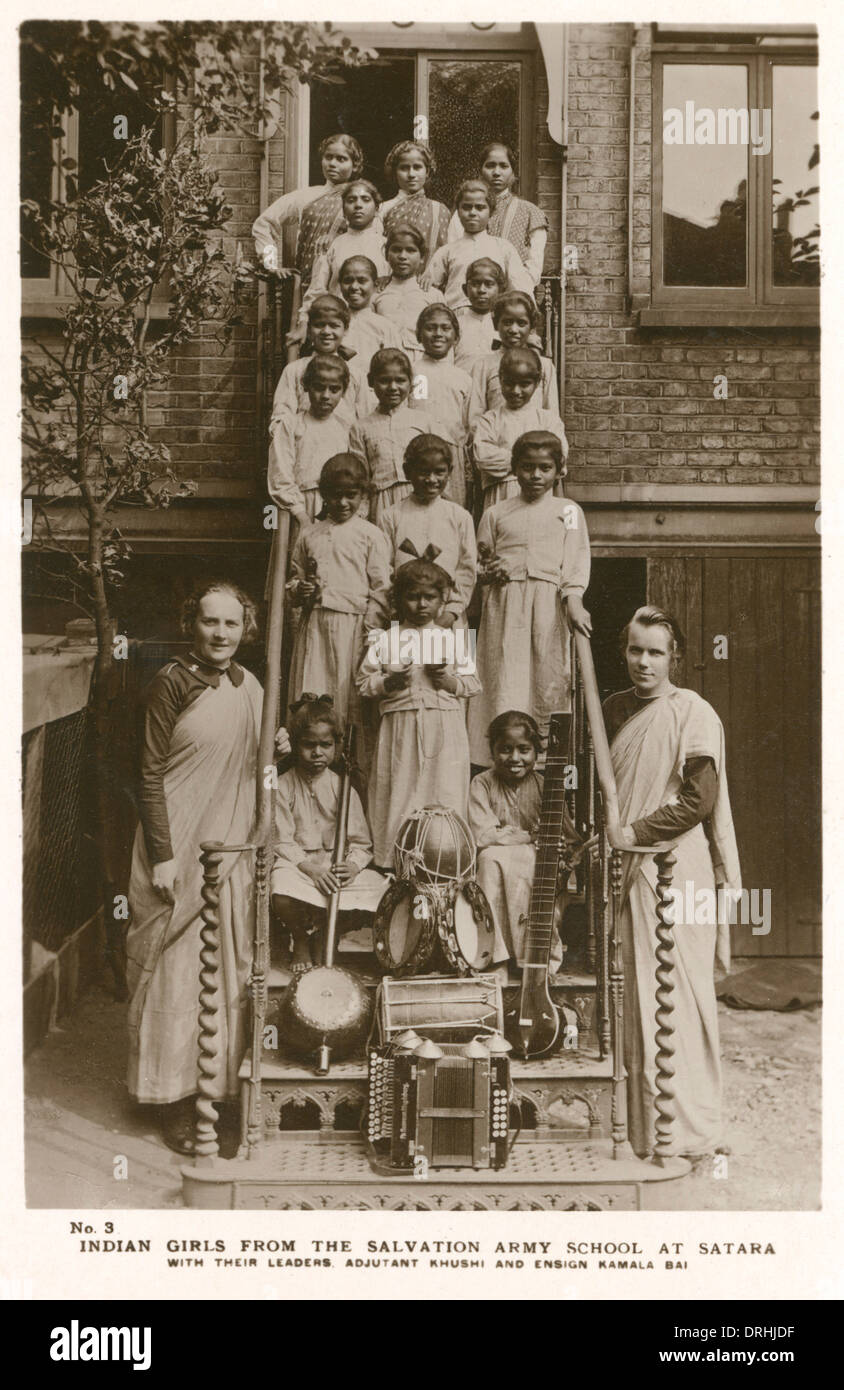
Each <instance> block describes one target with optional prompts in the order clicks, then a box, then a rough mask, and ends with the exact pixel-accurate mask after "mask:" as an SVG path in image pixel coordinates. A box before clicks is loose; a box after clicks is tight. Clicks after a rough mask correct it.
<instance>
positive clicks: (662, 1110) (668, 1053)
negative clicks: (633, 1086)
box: [654, 849, 677, 1168]
mask: <svg viewBox="0 0 844 1390" xmlns="http://www.w3.org/2000/svg"><path fill="white" fill-rule="evenodd" d="M654 862H655V863H656V870H657V880H656V897H657V909H656V916H657V928H656V941H657V946H656V1097H655V1101H654V1105H655V1107H656V1122H655V1125H654V1130H655V1135H656V1143H655V1145H654V1163H656V1164H657V1165H658V1166H659V1167H660V1168H664V1167H665V1165H666V1162H667V1160H669V1159H670V1156H671V1154H670V1150H671V1139H672V1133H673V1129H674V1117H675V1114H676V1109H675V1106H674V1096H675V1091H674V1084H673V1083H674V1063H673V1060H672V1059H673V1057H674V1051H675V1048H674V1000H673V997H672V996H673V994H674V932H673V926H674V918H673V905H672V895H671V892H670V889H671V882H672V880H673V877H674V865H675V864H676V863H677V856H676V854H674V852H673V850H671V849H668V850H663V851H662V853H661V854H657V855H655V856H654Z"/></svg>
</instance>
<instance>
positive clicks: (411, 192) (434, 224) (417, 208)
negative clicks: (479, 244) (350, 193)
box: [381, 140, 449, 267]
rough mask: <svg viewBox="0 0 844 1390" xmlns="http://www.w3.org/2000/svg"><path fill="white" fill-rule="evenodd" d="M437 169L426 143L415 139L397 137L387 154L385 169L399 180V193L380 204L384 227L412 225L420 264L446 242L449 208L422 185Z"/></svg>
mask: <svg viewBox="0 0 844 1390" xmlns="http://www.w3.org/2000/svg"><path fill="white" fill-rule="evenodd" d="M435 172H436V164H435V161H434V156H433V155H432V153H431V151H430V150H429V149H428V146H427V145H425V144H422V143H418V142H417V141H415V140H400V141H399V143H398V144H397V145H394V146H393V148H392V149H391V150H390V153H389V154H388V155H387V158H386V161H385V163H384V173H385V174H386V175H387V178H388V179H392V180H394V181H395V183H397V184H398V190H399V191H398V193H397V194H396V196H395V198H390V199H389V200H388V201H387V202H386V203H384V204H383V205H382V207H381V220H382V222H383V223H384V231H385V232H388V233H389V232H390V230H391V228H392V227H393V226H394V225H395V224H397V223H399V222H400V223H401V224H402V225H403V226H407V224H408V223H409V224H410V225H411V226H412V227H415V228H416V230H417V231H418V232H419V234H420V236H421V237H422V266H423V267H424V266H426V265H427V264H428V262H429V261H430V259H431V257H432V256H433V254H434V252H435V251H437V250H439V248H440V247H441V246H443V245H444V244H445V241H446V238H447V236H448V216H449V214H448V208H447V207H446V206H445V205H444V204H443V203H438V202H436V201H435V200H434V199H433V198H429V197H428V196H427V195H426V193H425V185H426V184H427V183H428V180H429V179H430V178H431V176H432V174H434V173H435Z"/></svg>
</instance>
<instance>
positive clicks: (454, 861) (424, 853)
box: [395, 806, 475, 885]
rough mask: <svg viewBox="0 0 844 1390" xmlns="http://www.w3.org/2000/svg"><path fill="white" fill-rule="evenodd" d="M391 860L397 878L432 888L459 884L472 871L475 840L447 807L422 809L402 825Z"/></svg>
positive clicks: (461, 821) (465, 826) (459, 818)
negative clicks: (427, 884) (426, 884)
mask: <svg viewBox="0 0 844 1390" xmlns="http://www.w3.org/2000/svg"><path fill="white" fill-rule="evenodd" d="M395 860H396V873H397V874H398V876H399V878H415V879H417V880H418V881H420V882H428V883H431V884H436V885H441V884H446V883H453V882H455V881H456V882H462V881H463V879H465V878H468V877H469V875H470V874H472V873H473V872H474V869H475V841H474V840H473V838H472V832H471V830H470V829H469V827H468V825H467V824H466V822H465V820H463V817H462V816H458V814H457V812H456V811H452V809H451V807H449V806H424V807H423V808H422V810H421V811H414V812H413V814H412V815H411V816H408V818H407V820H406V821H405V822H404V824H403V825H402V828H401V830H400V831H399V833H398V836H397V838H396V848H395Z"/></svg>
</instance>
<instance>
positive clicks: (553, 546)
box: [255, 136, 589, 969]
mask: <svg viewBox="0 0 844 1390" xmlns="http://www.w3.org/2000/svg"><path fill="white" fill-rule="evenodd" d="M322 154H323V170H324V173H325V177H326V185H325V187H324V188H322V189H321V190H313V189H307V190H302V191H300V192H298V193H294V194H288V195H286V197H285V198H283V199H280V200H279V201H278V202H277V203H275V204H273V206H272V207H271V208H270V209H269V210H268V211H267V212H266V213H264V214H263V215H262V217H260V218H259V219H258V221H257V222H256V224H255V236H256V245H257V247H258V251H259V253H260V254H261V255H262V257H263V259H264V262H265V264H270V265H272V266H274V267H278V265H279V264H280V253H279V251H278V248H277V246H276V244H275V242H274V240H273V238H274V237H276V236H277V235H278V233H279V230H280V229H281V227H282V226H283V225H284V224H285V223H286V222H288V221H289V220H290V219H291V218H293V217H295V216H299V218H300V233H299V243H298V247H297V267H296V268H297V269H298V271H299V273H300V275H301V277H302V284H303V295H302V312H301V317H300V320H299V321H298V322H297V323H296V324H294V326H293V328H292V331H291V334H290V338H289V342H290V344H291V346H295V347H297V348H298V347H299V346H300V345H301V344H303V343H306V344H307V350H306V353H303V354H302V355H300V356H297V357H296V359H295V360H293V361H290V362H289V363H288V365H287V366H286V367H285V369H284V371H283V372H282V375H281V378H280V380H279V383H278V386H277V389H276V392H275V397H274V402H273V411H272V417H271V422H270V455H269V468H268V487H269V492H270V495H271V496H272V498H273V500H274V502H275V503H276V504H277V506H278V507H280V508H283V509H285V510H287V511H289V512H290V514H291V515H292V517H293V518H294V520H295V522H296V523H297V527H296V538H295V543H294V545H293V548H292V558H291V563H290V576H289V583H288V590H287V591H288V597H289V600H290V604H291V606H292V608H293V612H294V628H295V631H294V638H293V650H292V657H291V663H290V674H289V717H288V723H289V728H290V734H291V739H292V744H293V756H294V766H293V768H292V769H290V770H289V771H288V772H286V773H285V774H284V778H283V780H282V785H281V786H280V788H279V798H278V801H279V809H278V843H279V849H278V851H277V857H276V866H275V870H274V878H273V892H274V901H275V908H276V912H277V914H278V915H279V917H280V918H281V919H282V920H283V922H284V925H285V928H287V929H289V930H290V931H291V933H292V939H293V965H294V968H295V969H301V968H305V967H306V966H307V965H308V963H309V961H310V956H309V952H308V944H307V933H308V929H309V927H310V926H311V925H312V923H313V919H314V916H315V914H314V911H313V909H314V908H315V907H317V908H318V907H319V906H321V905H323V904H324V901H325V895H326V894H327V893H329V892H330V891H331V890H332V887H333V888H335V889H339V888H342V890H343V893H342V898H341V901H342V906H343V908H344V909H345V908H347V907H349V908H351V907H366V906H373V905H374V904H375V903H377V896H378V893H379V886H380V889H383V878H381V879H379V878H378V876H377V875H376V877H375V881H373V880H372V879H371V878H370V879H369V880H368V881H367V882H366V883H364V881H363V880H362V879H361V877H360V874H361V871H362V870H364V869H365V865H366V864H367V863H369V862H370V861H371V862H372V864H373V865H374V866H375V868H376V869H379V870H382V871H389V870H390V869H391V868H392V866H393V851H394V846H395V841H396V838H397V835H398V833H399V831H400V829H401V826H402V823H403V822H404V820H405V819H406V818H407V816H408V815H409V814H410V813H411V812H413V811H414V810H416V809H420V808H422V807H424V806H429V805H440V806H447V807H450V808H452V809H454V810H455V811H457V812H458V813H460V814H461V815H463V816H464V817H465V816H468V818H469V820H470V823H471V825H472V828H473V830H474V831H475V833H476V834H477V835H478V836H479V837H480V839H481V840H482V845H481V870H480V872H481V879H482V881H483V880H484V878H488V886H489V887H490V892H491V897H492V900H493V901H492V905H493V910H494V915H495V918H496V926H497V948H498V952H499V956H498V961H497V963H498V964H501V965H502V966H504V965H505V963H506V962H507V960H508V959H510V958H516V959H518V958H519V956H520V950H521V936H522V934H523V928H522V927H521V925H520V923H521V917H522V914H523V912H524V910H525V909H526V905H527V898H528V896H529V890H530V882H531V880H532V862H531V857H532V854H533V848H532V843H531V841H532V838H533V834H534V832H535V828H536V823H537V820H538V813H539V800H538V791H537V785H538V777H539V774H538V773H537V772H536V768H535V763H536V759H537V756H538V755H539V756H540V757H541V746H542V740H543V738H544V735H545V734H546V732H547V727H548V721H549V717H550V714H551V713H552V711H554V710H559V709H565V708H567V705H568V698H569V671H568V643H567V634H568V628H569V626H573V627H576V628H580V629H581V630H582V631H585V632H588V631H589V616H588V614H587V613H586V611H585V609H584V606H583V597H582V596H583V593H584V590H585V588H586V586H587V584H588V582H589V539H588V533H587V528H586V522H585V519H584V516H583V513H582V511H581V509H580V508H579V507H578V506H577V504H576V503H575V502H573V501H571V500H570V499H567V498H566V497H565V489H564V482H563V480H564V477H565V472H566V456H567V453H568V444H567V441H566V436H565V430H564V428H563V422H562V420H561V419H560V415H559V398H558V392H557V383H556V377H555V372H554V367H553V363H552V362H551V361H550V360H549V359H548V358H546V357H544V356H543V355H542V353H541V350H540V345H539V340H538V338H537V337H536V328H537V319H538V314H537V306H536V301H535V298H534V291H535V286H536V283H537V281H538V279H539V276H540V274H541V271H542V257H543V253H544V245H545V232H546V223H545V219H544V217H543V215H542V214H541V213H540V212H539V210H538V209H537V208H535V207H534V206H533V204H530V203H527V202H525V201H524V200H523V199H520V198H518V197H517V196H516V194H515V193H514V191H513V182H514V179H515V169H514V163H513V156H512V153H511V151H510V150H509V149H508V148H507V147H506V146H505V145H503V144H501V143H497V142H496V143H493V144H491V145H488V146H487V147H486V148H485V149H484V150H483V151H482V153H481V158H480V173H481V177H479V178H475V179H467V180H466V181H465V182H463V183H462V184H461V185H460V187H459V189H458V191H457V195H456V199H455V208H454V215H453V217H450V216H449V213H448V210H447V209H446V208H444V207H443V205H442V204H441V203H438V202H436V201H434V200H433V199H431V198H429V197H428V196H427V194H426V192H425V187H426V183H427V181H428V179H429V178H430V176H431V174H432V173H433V170H434V163H433V158H432V156H431V153H430V151H429V150H428V149H427V147H426V146H425V145H424V144H418V143H414V142H410V141H403V142H402V143H400V144H398V145H396V146H395V148H394V149H393V150H392V151H391V152H390V155H389V157H388V159H387V173H388V174H389V175H391V176H393V177H394V178H395V181H396V183H397V185H398V193H397V196H396V197H395V198H393V199H391V200H390V201H389V202H387V203H385V204H383V205H381V204H380V196H379V193H378V190H377V189H376V188H375V187H374V186H373V185H372V184H371V183H369V182H368V181H367V180H365V179H361V178H360V177H357V175H358V173H359V170H360V167H361V164H362V155H361V152H360V150H359V148H358V146H357V145H356V143H355V142H354V141H353V140H351V139H350V138H349V137H348V136H337V137H333V138H332V139H329V140H327V141H325V142H324V145H323V150H322ZM331 208H333V209H334V212H333V214H331V215H329V210H330V209H331ZM320 209H321V210H322V215H321V217H320V219H319V227H320V231H319V233H318V234H317V233H316V231H315V228H316V225H317V217H316V214H317V212H318V211H319V210H320ZM268 247H269V248H270V249H271V251H272V254H271V255H268V254H267V248H268ZM475 519H478V520H479V525H478V528H477V536H476V527H475ZM479 608H480V621H479V625H478V630H477V641H476V643H475V642H470V640H469V637H470V629H469V624H470V622H472V623H473V625H477V613H478V609H479ZM391 625H392V627H393V628H394V629H395V631H394V638H393V642H392V643H391V644H390V646H389V651H387V650H385V649H384V647H383V645H380V644H379V643H378V642H377V641H375V640H373V637H374V636H376V635H377V634H378V633H383V632H385V631H387V630H388V629H390V628H391ZM424 629H439V630H440V631H442V632H447V633H450V634H451V635H452V637H453V638H454V639H455V640H454V642H453V644H452V648H451V649H449V651H448V655H449V656H450V657H454V651H455V650H456V649H457V647H458V644H457V641H456V638H457V636H458V635H462V636H463V637H464V638H465V639H466V640H465V641H464V642H463V644H462V646H461V647H460V650H461V651H462V652H464V653H465V652H467V651H469V650H471V652H472V655H473V659H472V660H458V659H457V658H456V657H454V659H444V660H441V661H437V662H434V663H432V662H431V661H424V660H423V659H422V658H421V656H420V655H419V652H420V651H421V644H417V646H416V647H414V644H413V640H412V637H413V633H414V632H415V633H416V634H417V635H419V633H420V632H421V630H424ZM474 636H475V629H474V626H473V627H472V630H471V637H472V638H474ZM405 638H407V639H408V641H407V642H405ZM403 643H404V645H403ZM396 651H403V652H406V653H407V655H406V657H404V658H403V659H401V660H398V661H397V660H396V659H395V654H396ZM318 696H321V697H326V696H328V697H330V700H331V704H330V706H329V705H328V703H327V701H326V699H325V698H321V699H318V698H317V697H318ZM502 720H503V722H502ZM348 721H351V722H352V723H354V724H355V725H356V727H357V728H358V731H359V739H358V761H359V762H360V764H361V766H362V769H363V771H364V774H365V776H366V778H367V792H366V794H365V797H364V799H365V801H366V813H364V809H363V806H362V805H360V806H358V804H357V803H356V802H354V801H353V811H354V816H353V823H354V827H355V836H353V839H352V841H350V843H351V844H352V845H353V848H352V849H350V852H349V855H348V857H347V861H346V863H345V865H343V866H342V871H341V870H339V869H336V868H332V867H331V864H330V850H331V845H332V839H333V831H334V826H333V816H332V813H331V808H332V807H334V806H336V797H337V786H336V778H335V774H334V773H333V772H332V771H331V766H330V765H331V757H330V756H329V754H332V750H333V751H334V752H336V746H337V739H338V737H339V730H340V727H341V726H342V724H343V723H344V722H348ZM513 746H517V747H518V748H519V750H520V751H519V753H518V755H516V756H514V755H513V754H512V747H513ZM530 752H532V754H533V757H532V759H531V758H530V757H529V756H528V755H529V753H530ZM490 764H491V769H490V772H489V773H488V774H484V780H483V784H482V786H481V784H480V782H479V784H478V786H477V788H475V786H474V784H472V787H473V789H472V794H471V796H470V779H471V774H472V769H473V767H474V769H475V771H478V770H479V769H482V768H484V767H487V766H489V765H490ZM332 779H334V780H332ZM491 818H493V821H494V824H495V826H497V827H498V831H497V834H498V838H497V839H496V836H495V833H494V832H493V831H492V830H491ZM367 825H368V826H369V829H370V832H371V842H369V843H368V844H366V845H365V844H364V842H363V841H362V840H361V839H360V837H359V836H358V835H357V832H358V831H361V832H362V829H363V827H366V826H367ZM367 849H368V857H366V858H363V857H362V856H363V855H364V851H365V850H367ZM508 853H509V854H510V857H511V858H512V860H513V863H512V864H511V865H507V864H506V861H507V855H508ZM502 854H503V856H504V858H503V860H502ZM297 855H299V856H300V858H299V859H298V860H297V858H296V856H297ZM485 856H486V857H485ZM487 860H489V861H490V862H489V864H487V862H486V861H487ZM493 861H495V866H496V867H493ZM502 863H505V866H506V867H507V869H508V875H509V878H508V883H507V884H506V886H504V887H501V886H500V885H499V883H498V879H497V878H496V875H497V874H499V873H500V870H501V865H502ZM487 871H489V872H488V873H487ZM367 872H368V873H369V874H371V873H372V870H371V869H370V870H368V871H367ZM338 875H339V877H338ZM353 884H354V887H353V886H352V885H353ZM373 895H374V896H373ZM517 908H518V910H516V909H517ZM555 959H559V957H558V956H555Z"/></svg>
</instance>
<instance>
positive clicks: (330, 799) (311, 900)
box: [270, 694, 385, 975]
mask: <svg viewBox="0 0 844 1390" xmlns="http://www.w3.org/2000/svg"><path fill="white" fill-rule="evenodd" d="M287 732H288V735H289V739H290V746H291V749H292V754H293V766H292V767H291V768H289V769H288V770H287V771H286V772H282V773H281V775H280V776H279V779H278V788H277V790H276V794H275V839H274V846H273V868H272V873H271V875H270V892H271V895H272V898H271V901H272V910H273V915H274V917H275V919H276V921H277V922H278V923H279V924H280V926H281V929H282V932H289V933H290V936H291V937H292V945H293V951H292V960H291V968H292V973H293V974H294V975H298V974H301V973H302V972H303V971H305V970H308V969H309V968H310V966H311V965H316V964H319V963H320V962H321V959H322V950H323V947H324V943H323V941H322V939H321V929H323V928H324V924H325V920H326V909H327V907H328V902H329V899H330V897H331V895H332V893H335V892H337V891H339V892H340V922H339V926H340V931H342V930H343V926H344V922H343V917H344V914H346V913H348V912H352V911H354V912H360V911H364V912H374V911H375V909H376V907H377V906H378V903H379V901H380V899H381V895H382V893H383V891H384V887H385V884H384V879H383V878H382V877H381V875H380V874H378V873H376V872H375V871H374V870H373V869H367V867H366V866H367V864H369V863H370V862H371V860H372V841H371V838H370V834H369V826H368V825H367V823H366V816H365V815H364V812H363V807H362V806H361V803H360V798H359V797H358V794H357V792H356V791H355V789H354V787H352V789H351V793H350V802H349V823H348V835H347V843H346V857H345V859H344V860H343V863H342V864H337V865H332V857H333V849H334V834H335V828H336V821H337V811H338V799H339V794H340V778H339V777H338V775H337V773H336V772H334V771H333V769H332V767H331V764H332V763H333V762H334V761H335V759H336V758H337V755H338V753H339V751H340V745H341V743H342V739H343V721H342V720H341V718H340V716H339V715H338V713H337V711H336V710H335V708H334V704H333V701H332V699H331V696H329V695H322V696H317V695H314V694H305V695H303V696H302V697H301V699H299V700H298V701H296V703H295V704H294V706H293V708H292V711H291V715H290V720H289V723H288V728H287ZM347 922H348V919H347Z"/></svg>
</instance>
